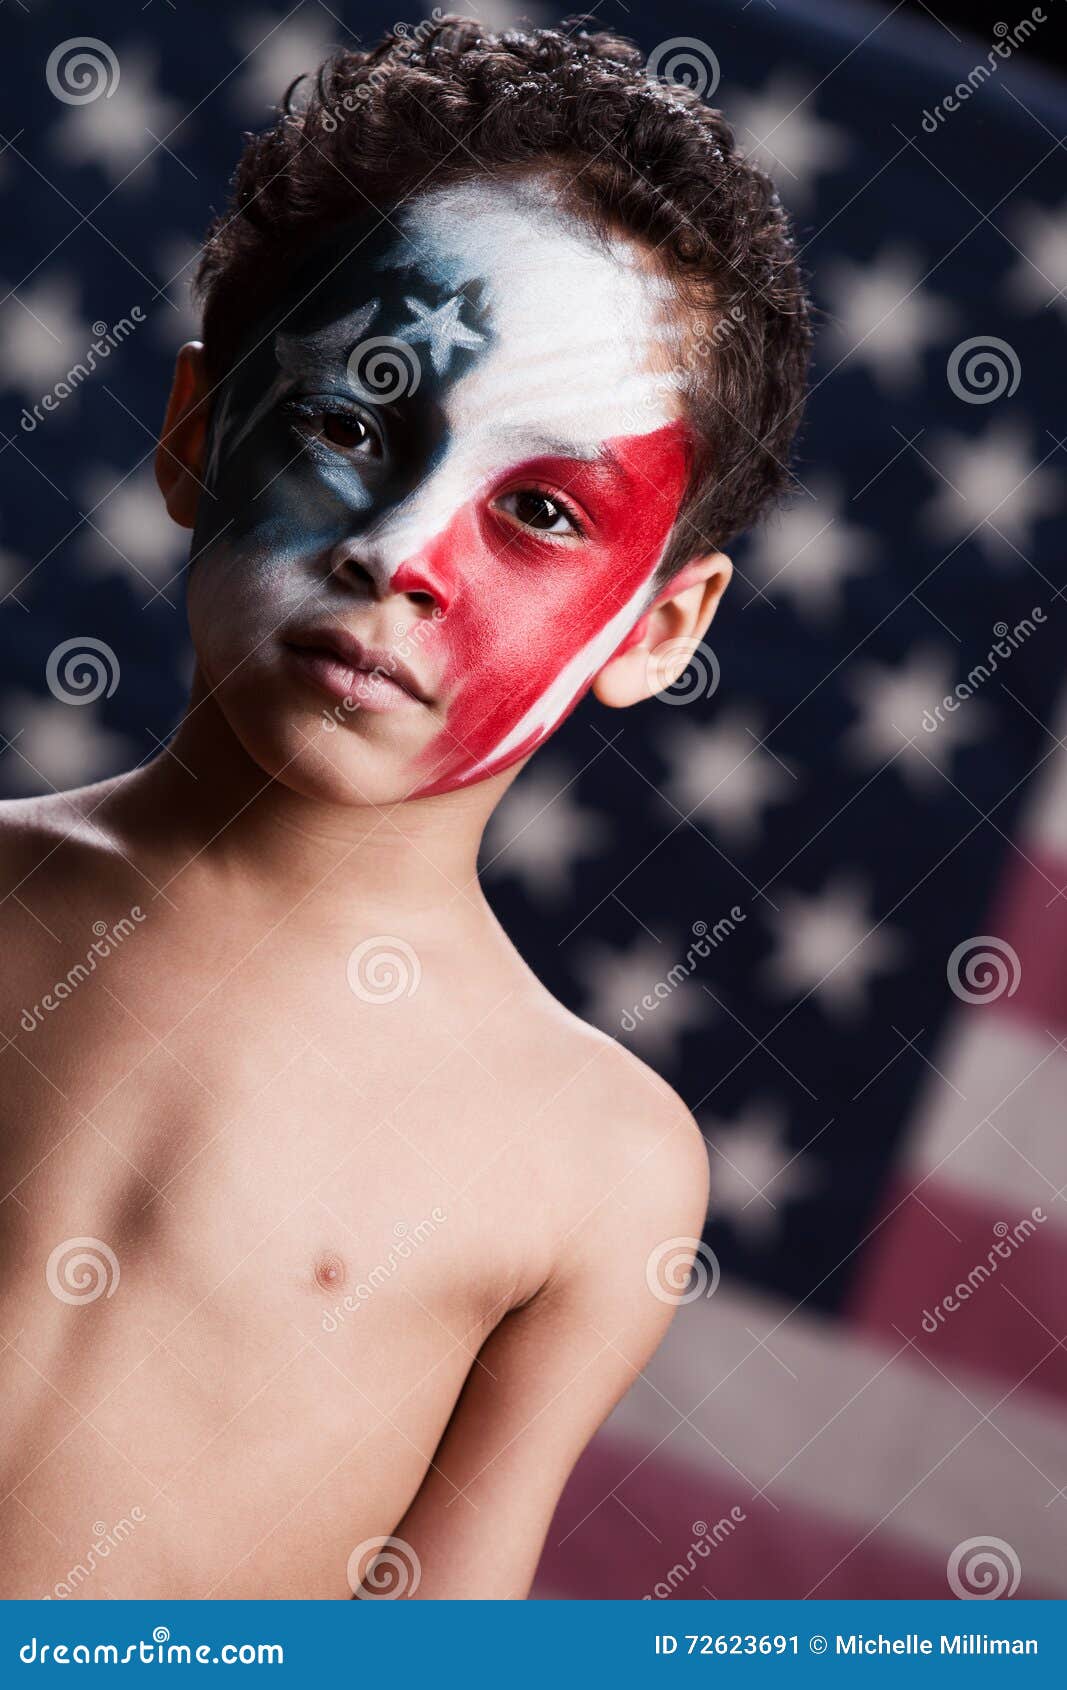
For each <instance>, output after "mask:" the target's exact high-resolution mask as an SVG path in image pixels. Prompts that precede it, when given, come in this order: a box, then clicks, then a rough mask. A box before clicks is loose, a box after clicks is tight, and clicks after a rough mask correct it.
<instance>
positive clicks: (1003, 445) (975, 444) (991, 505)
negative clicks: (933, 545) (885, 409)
mask: <svg viewBox="0 0 1067 1690" xmlns="http://www.w3.org/2000/svg"><path fill="white" fill-rule="evenodd" d="M1042 455H1044V454H1043V453H1042ZM929 456H930V458H931V460H932V461H933V463H934V464H935V465H936V468H937V469H938V471H940V474H941V476H942V477H943V479H942V480H940V481H939V482H938V484H937V492H936V493H935V495H934V497H933V498H932V499H931V501H930V503H929V504H928V505H927V506H926V507H925V509H924V511H923V519H924V521H925V523H926V526H927V528H928V529H929V531H930V532H931V533H933V534H934V535H935V536H936V537H937V538H938V539H939V540H943V541H945V542H951V543H953V544H955V543H957V542H959V541H961V540H964V539H966V538H968V537H973V538H974V540H975V542H976V543H977V544H978V545H981V546H982V547H983V548H984V550H985V551H986V552H987V553H988V554H989V556H990V557H991V558H992V559H993V561H994V562H1008V563H1012V562H1014V563H1016V564H1017V565H1019V566H1020V567H1021V566H1022V562H1023V560H1022V558H1021V557H1020V555H1019V554H1020V552H1022V553H1023V554H1025V552H1026V551H1027V549H1028V547H1029V546H1030V544H1031V539H1032V531H1033V527H1034V524H1035V523H1036V522H1037V520H1038V518H1039V517H1042V516H1045V515H1047V514H1048V512H1049V511H1052V510H1055V509H1056V507H1057V506H1058V505H1060V504H1061V503H1062V497H1063V495H1062V489H1061V486H1060V480H1059V476H1058V475H1057V473H1056V471H1055V469H1053V468H1052V466H1051V464H1041V463H1038V462H1037V459H1036V457H1035V456H1034V454H1033V453H1032V452H1031V450H1030V448H1029V440H1028V437H1027V434H1026V432H1025V431H1024V430H1023V429H1022V428H1021V427H1020V426H1019V424H1018V423H1015V422H1007V421H1005V422H996V423H991V424H990V426H989V427H988V428H987V429H986V430H985V432H984V433H983V434H980V435H973V434H943V435H941V436H940V438H939V439H937V440H935V441H934V442H933V443H932V444H931V447H930V452H929Z"/></svg>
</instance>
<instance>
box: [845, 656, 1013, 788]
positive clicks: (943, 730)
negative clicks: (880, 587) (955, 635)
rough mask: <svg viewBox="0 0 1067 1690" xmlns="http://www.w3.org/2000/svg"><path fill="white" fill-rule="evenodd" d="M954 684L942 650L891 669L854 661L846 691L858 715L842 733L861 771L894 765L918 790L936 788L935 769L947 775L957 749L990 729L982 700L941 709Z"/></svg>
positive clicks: (914, 657)
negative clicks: (936, 710) (937, 711)
mask: <svg viewBox="0 0 1067 1690" xmlns="http://www.w3.org/2000/svg"><path fill="white" fill-rule="evenodd" d="M992 638H993V634H992V631H991V632H990V639H992ZM954 684H955V674H954V665H953V663H952V659H951V657H949V656H947V655H945V654H944V653H942V652H935V651H916V652H912V653H911V654H910V655H909V656H908V658H907V659H906V661H905V662H903V663H901V664H899V665H898V666H897V667H895V668H891V667H889V666H888V665H887V664H884V663H872V662H868V661H862V662H859V663H854V664H853V665H852V668H851V669H850V670H849V672H848V674H847V675H846V677H845V689H846V691H848V692H849V693H851V695H852V697H853V699H854V700H855V703H856V707H857V709H858V710H859V711H860V717H859V720H858V721H857V722H855V723H854V724H853V725H852V727H851V728H850V729H849V730H848V732H847V733H846V734H845V736H844V739H843V741H842V746H843V749H844V750H845V751H846V753H847V754H848V755H850V756H851V757H853V758H854V759H855V761H857V762H859V763H861V764H863V765H864V766H865V767H871V768H876V769H882V768H884V767H885V765H886V764H887V763H889V762H890V761H892V763H893V768H894V769H896V770H897V772H898V773H899V774H900V775H901V776H903V777H904V778H905V779H907V780H910V781H911V782H912V784H913V785H914V786H916V787H917V788H918V789H919V790H920V791H922V790H929V789H930V788H931V787H934V786H938V785H940V781H939V779H938V774H937V771H938V769H943V770H946V771H947V769H948V766H949V763H950V761H951V758H952V753H953V752H954V751H955V750H956V748H957V746H960V745H966V744H968V743H970V742H972V741H974V740H978V739H981V738H982V736H983V734H984V733H985V732H986V731H987V730H988V725H989V724H988V711H987V709H986V707H985V705H984V704H983V703H982V701H981V699H977V698H965V699H963V700H962V701H959V700H957V704H958V708H957V709H955V710H951V709H950V710H945V709H944V708H943V707H942V700H943V699H944V698H946V697H947V696H948V695H949V694H950V693H951V691H952V688H953V685H954ZM936 708H940V710H941V713H940V715H935V714H934V711H935V709H936ZM931 724H932V725H931Z"/></svg>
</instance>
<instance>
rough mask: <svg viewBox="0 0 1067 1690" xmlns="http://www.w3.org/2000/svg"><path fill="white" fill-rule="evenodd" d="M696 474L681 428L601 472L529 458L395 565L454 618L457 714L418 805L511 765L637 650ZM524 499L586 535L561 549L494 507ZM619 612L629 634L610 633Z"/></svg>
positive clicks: (451, 639)
mask: <svg viewBox="0 0 1067 1690" xmlns="http://www.w3.org/2000/svg"><path fill="white" fill-rule="evenodd" d="M688 468H689V431H688V428H687V426H686V425H685V424H684V423H682V422H673V423H669V424H667V425H665V426H664V427H662V428H659V429H656V430H655V431H654V432H652V433H649V434H641V435H629V436H621V437H618V438H616V439H614V440H610V441H608V442H606V443H605V446H604V447H603V449H602V454H601V455H600V456H598V457H597V458H596V459H594V460H591V461H584V460H575V459H573V458H557V457H542V458H537V459H531V460H529V461H527V462H525V463H522V464H517V465H514V466H512V467H510V468H508V469H507V470H505V471H502V472H500V473H499V474H497V475H495V476H494V477H493V478H492V480H491V481H490V482H489V483H487V484H486V485H485V486H483V487H482V488H481V489H480V490H479V492H478V493H477V495H476V496H475V497H474V498H473V499H471V500H470V501H469V502H468V503H467V504H465V505H464V506H462V508H461V509H460V510H459V511H457V513H456V515H455V516H454V517H453V518H452V520H451V521H450V522H449V524H448V526H447V527H446V528H445V529H444V530H443V531H442V532H441V533H440V534H438V535H436V536H435V537H434V538H433V539H432V540H430V541H429V542H428V543H427V544H426V545H425V546H423V547H422V548H420V550H419V552H418V554H417V555H416V556H413V557H411V558H408V559H406V560H405V561H404V562H403V563H402V564H401V565H400V566H399V567H398V568H397V570H396V571H395V572H394V574H393V577H392V580H391V582H390V585H391V587H392V589H393V590H394V591H395V592H399V593H428V594H430V595H431V596H432V597H433V598H434V600H435V602H436V604H437V605H438V607H439V608H440V609H441V610H443V612H444V616H443V619H442V621H441V624H440V635H441V638H442V639H443V640H444V641H445V648H446V651H447V658H446V661H445V665H444V670H443V674H442V677H441V682H440V693H441V695H442V696H444V697H445V698H447V700H448V713H447V719H446V724H445V727H444V729H443V731H442V732H441V733H440V734H438V735H436V736H435V738H434V740H433V741H432V742H431V744H430V745H429V746H428V747H427V750H426V752H425V753H424V755H423V758H422V759H421V762H422V768H423V771H424V773H423V781H422V784H420V785H419V786H418V787H417V788H416V791H417V793H418V794H419V795H420V796H427V795H429V794H431V793H435V792H444V791H448V790H450V789H452V788H454V787H456V786H461V785H464V784H466V783H467V782H468V781H470V780H472V779H474V778H476V777H481V776H483V775H485V774H488V773H492V772H495V771H496V770H497V769H500V768H506V767H508V766H509V765H510V764H512V763H514V762H516V761H517V760H518V759H519V758H521V757H524V756H526V755H527V754H528V753H529V752H530V751H532V750H533V748H534V746H536V745H537V743H538V742H539V741H540V740H541V739H542V738H544V736H545V735H546V734H547V733H548V732H550V731H551V729H553V728H554V727H556V726H557V724H558V723H559V722H560V721H562V720H563V718H564V717H565V716H566V715H568V714H569V713H570V711H571V710H572V709H573V708H574V706H575V705H576V704H577V703H578V701H579V699H580V698H581V697H582V696H583V694H584V693H585V691H586V690H587V688H588V686H589V683H590V682H591V680H592V679H593V677H594V675H595V674H596V672H597V670H598V669H600V668H601V667H602V666H603V664H604V663H605V662H606V661H607V660H608V658H609V657H610V656H612V655H613V654H614V652H615V651H617V650H618V649H619V648H620V647H622V646H623V645H625V643H626V639H627V636H628V635H629V633H630V631H631V628H632V625H633V622H634V621H636V620H637V618H638V615H639V611H640V607H641V600H640V599H639V598H638V595H640V594H641V593H642V589H643V588H646V587H647V586H648V584H649V583H650V582H651V579H652V577H653V575H654V573H655V570H656V568H657V566H658V564H659V562H660V560H661V558H662V556H663V552H664V548H665V546H666V543H667V539H668V537H669V535H670V532H671V529H672V527H673V524H674V521H675V518H676V517H677V514H678V510H679V507H680V505H681V501H682V496H683V494H684V491H685V485H686V480H687V476H688ZM518 490H523V491H528V490H534V491H540V492H542V493H543V494H544V495H545V496H546V497H547V498H550V499H552V500H553V501H554V502H556V503H558V504H560V505H562V506H563V507H564V508H565V509H567V510H568V512H570V513H573V516H574V518H575V519H576V520H577V522H578V523H579V524H580V526H581V527H582V528H583V529H584V534H583V535H582V536H581V537H579V538H563V539H560V538H557V537H556V536H554V535H553V536H548V535H546V534H545V533H544V532H542V531H539V530H537V529H534V528H529V527H521V526H519V525H518V524H517V522H516V521H515V520H514V518H512V517H509V516H507V515H505V514H504V513H503V512H502V511H500V510H499V509H497V508H496V507H495V501H497V500H500V499H501V498H503V497H504V496H505V495H506V494H507V493H509V492H512V491H518ZM635 600H637V601H638V602H636V603H635V602H634V601H635ZM620 613H621V614H622V615H623V618H624V623H623V625H621V626H616V627H615V628H614V629H613V630H612V629H611V624H612V622H613V620H614V621H615V622H616V623H618V619H619V617H620ZM609 630H611V632H609ZM613 635H614V636H617V637H613ZM604 637H606V638H607V644H606V646H605V645H604ZM560 686H562V687H563V691H562V693H561V692H560V691H559V687H560ZM527 727H528V731H526V728H527ZM516 730H521V731H520V732H519V737H518V738H516Z"/></svg>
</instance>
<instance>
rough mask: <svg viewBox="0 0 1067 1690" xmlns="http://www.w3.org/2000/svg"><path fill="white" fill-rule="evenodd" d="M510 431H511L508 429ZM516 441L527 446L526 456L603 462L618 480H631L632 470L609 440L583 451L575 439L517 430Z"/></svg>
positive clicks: (583, 462) (581, 462)
mask: <svg viewBox="0 0 1067 1690" xmlns="http://www.w3.org/2000/svg"><path fill="white" fill-rule="evenodd" d="M507 432H508V433H510V432H511V431H510V430H508V431H507ZM515 435H516V443H517V444H519V443H520V442H521V444H522V446H523V447H525V448H526V450H525V452H524V456H526V457H538V458H570V459H572V460H573V461H574V462H575V463H579V464H602V465H603V466H604V468H605V469H606V470H607V471H608V472H609V473H610V474H611V475H612V476H613V477H614V479H615V480H617V481H629V480H630V472H629V470H628V469H627V468H626V466H625V464H624V463H623V462H622V459H621V458H620V457H619V455H618V453H617V452H616V451H615V448H614V447H613V446H612V445H611V442H610V441H608V440H602V441H600V442H599V444H598V445H597V446H595V447H594V448H593V449H592V450H591V451H584V452H583V451H582V450H581V448H580V446H579V444H578V443H577V442H576V441H574V440H561V439H559V438H558V437H557V436H555V435H534V436H533V437H531V436H529V435H527V434H525V433H524V432H523V431H521V430H515Z"/></svg>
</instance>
